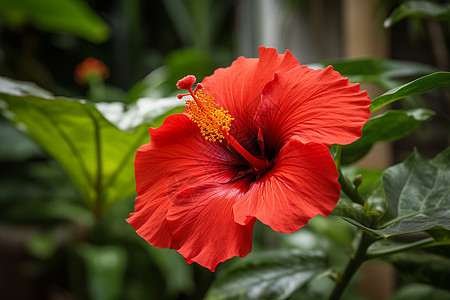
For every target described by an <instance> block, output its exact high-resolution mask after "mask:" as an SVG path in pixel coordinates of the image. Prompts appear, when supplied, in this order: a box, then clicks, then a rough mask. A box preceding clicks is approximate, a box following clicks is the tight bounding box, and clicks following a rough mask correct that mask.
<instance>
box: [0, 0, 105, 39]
mask: <svg viewBox="0 0 450 300" xmlns="http://www.w3.org/2000/svg"><path fill="white" fill-rule="evenodd" d="M0 15H1V16H2V17H3V19H4V20H5V21H6V23H7V24H9V25H10V26H12V27H19V26H23V25H25V24H26V23H31V24H33V25H34V26H36V27H37V28H39V29H41V30H45V31H50V32H65V33H72V34H75V35H77V36H79V37H82V38H85V39H87V40H89V41H91V42H96V43H99V42H104V41H106V39H107V38H108V36H109V27H108V25H106V23H105V22H104V21H103V20H102V19H100V18H99V17H98V16H97V15H96V14H95V13H94V12H93V10H92V9H91V8H90V7H89V6H88V5H87V4H86V2H84V1H80V0H41V1H36V0H20V1H17V0H0Z"/></svg>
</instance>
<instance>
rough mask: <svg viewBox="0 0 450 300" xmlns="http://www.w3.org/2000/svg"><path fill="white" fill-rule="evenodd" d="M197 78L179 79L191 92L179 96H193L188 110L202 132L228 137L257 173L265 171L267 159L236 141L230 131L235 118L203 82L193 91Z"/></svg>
mask: <svg viewBox="0 0 450 300" xmlns="http://www.w3.org/2000/svg"><path fill="white" fill-rule="evenodd" d="M195 80H196V79H195V77H194V76H193V75H188V76H186V77H184V78H182V79H180V80H179V81H178V83H177V87H178V88H180V89H185V90H188V91H189V94H184V95H178V98H179V99H181V98H183V97H184V96H188V95H190V96H191V97H192V99H193V100H190V99H189V100H186V104H187V105H188V111H189V113H190V115H191V120H192V121H193V122H194V123H196V124H197V126H198V127H199V128H200V132H201V133H202V135H203V137H204V138H205V140H207V141H210V142H215V141H219V142H222V141H223V139H226V140H227V141H228V142H229V143H230V145H232V146H233V148H234V149H236V151H237V152H239V154H241V155H242V157H244V158H245V159H246V160H247V161H248V162H249V163H250V165H251V166H252V169H253V171H254V172H255V173H256V174H261V173H263V172H264V171H265V170H266V169H267V167H268V166H269V164H268V162H267V160H266V159H265V158H258V157H255V156H254V155H252V154H251V153H250V152H248V151H247V150H246V149H245V148H244V147H242V145H241V144H239V142H238V141H236V139H235V138H234V137H233V136H232V135H231V134H230V133H229V130H230V125H231V121H233V120H234V118H233V117H232V116H231V114H230V113H229V112H228V111H227V110H225V109H223V108H222V107H219V105H218V104H217V103H215V102H214V98H213V97H212V96H211V95H210V94H208V93H207V92H205V91H204V90H203V89H204V88H203V85H202V84H201V83H199V84H197V86H196V88H195V90H194V91H193V90H192V85H193V84H194V83H195Z"/></svg>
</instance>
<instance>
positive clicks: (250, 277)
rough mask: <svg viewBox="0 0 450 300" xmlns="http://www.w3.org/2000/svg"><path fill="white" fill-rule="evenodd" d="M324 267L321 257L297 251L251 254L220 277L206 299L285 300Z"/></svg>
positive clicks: (324, 259)
mask: <svg viewBox="0 0 450 300" xmlns="http://www.w3.org/2000/svg"><path fill="white" fill-rule="evenodd" d="M326 265H327V264H326V258H325V257H324V256H323V255H322V254H318V253H315V254H312V253H303V252H300V251H298V250H284V251H276V252H264V253H258V254H251V255H249V256H248V257H247V258H245V259H244V260H242V261H241V262H239V263H237V264H236V265H233V266H231V267H230V269H228V270H227V271H225V273H223V274H221V275H220V276H219V277H218V278H217V279H216V280H215V281H214V282H213V284H212V285H211V287H210V289H209V291H208V293H207V295H206V298H205V299H208V300H212V299H287V298H288V297H289V296H290V295H291V294H292V293H293V292H294V291H295V290H296V289H298V288H300V287H301V286H303V285H305V284H306V283H307V282H308V281H309V280H311V278H313V277H314V276H316V275H318V274H319V273H321V272H323V271H324V270H325V269H326Z"/></svg>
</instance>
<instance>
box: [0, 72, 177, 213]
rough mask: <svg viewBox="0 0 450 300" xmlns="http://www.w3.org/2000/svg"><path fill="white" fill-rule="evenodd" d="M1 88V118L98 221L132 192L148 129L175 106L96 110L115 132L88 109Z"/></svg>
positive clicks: (154, 103)
mask: <svg viewBox="0 0 450 300" xmlns="http://www.w3.org/2000/svg"><path fill="white" fill-rule="evenodd" d="M2 82H3V79H2V78H0V100H3V101H4V102H5V103H6V104H5V105H3V110H2V112H3V114H4V115H5V116H6V117H8V118H10V119H11V121H12V122H13V123H14V124H15V125H16V127H18V128H19V129H21V130H23V131H25V132H26V133H28V134H29V135H30V136H31V137H32V138H33V139H34V140H35V141H36V142H37V143H38V144H39V145H40V146H41V147H42V148H43V149H44V150H45V151H47V152H48V153H49V154H50V155H52V156H53V157H54V158H55V159H56V160H57V161H58V162H59V163H60V164H61V165H62V167H63V168H64V170H65V171H66V172H67V173H68V174H69V177H70V178H71V179H72V181H73V182H74V183H75V185H76V186H77V187H78V188H79V189H80V191H81V193H82V195H83V197H84V198H85V200H86V201H87V203H88V204H89V205H90V206H91V208H92V209H93V210H94V212H95V213H96V214H97V215H101V214H102V213H103V212H104V210H106V209H107V208H108V207H109V206H110V205H111V204H113V203H114V202H116V201H117V200H120V199H122V198H124V197H126V196H128V195H130V194H132V193H133V192H134V185H135V182H134V176H133V174H134V172H133V160H134V154H135V151H136V149H137V148H138V147H139V146H141V145H142V144H144V143H145V142H148V140H149V134H148V127H149V125H147V124H149V123H151V122H152V121H157V122H160V120H159V119H158V117H161V116H164V115H165V114H166V112H167V110H169V109H171V108H173V107H175V106H177V105H179V104H180V102H179V101H176V100H175V99H142V101H138V103H137V104H136V106H135V107H131V108H129V110H128V111H125V112H124V106H123V105H122V104H118V103H108V104H99V105H98V107H101V108H102V110H104V111H108V113H105V116H106V118H108V119H110V120H111V121H112V122H114V123H115V124H117V126H119V127H120V129H119V128H118V127H116V126H114V125H113V124H112V123H111V122H110V121H108V120H107V119H106V118H105V117H104V116H103V115H102V114H101V113H100V112H99V110H97V109H96V108H95V107H94V106H92V105H91V104H89V103H86V102H84V101H79V100H72V99H66V98H55V97H46V98H42V97H36V96H33V95H28V94H27V87H28V86H27V85H26V84H25V85H23V84H22V83H21V82H16V83H15V85H14V84H11V81H9V85H2ZM18 91H21V92H18ZM31 92H33V90H32V91H31ZM147 122H148V123H147ZM146 123H147V124H146ZM150 126H151V125H150Z"/></svg>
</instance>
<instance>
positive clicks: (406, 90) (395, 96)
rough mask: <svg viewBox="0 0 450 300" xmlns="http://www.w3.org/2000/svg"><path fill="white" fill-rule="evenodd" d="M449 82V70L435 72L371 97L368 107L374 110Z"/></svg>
mask: <svg viewBox="0 0 450 300" xmlns="http://www.w3.org/2000/svg"><path fill="white" fill-rule="evenodd" d="M449 83H450V72H436V73H433V74H429V75H426V76H423V77H420V78H418V79H416V80H413V81H411V82H409V83H407V84H404V85H402V86H399V87H396V88H394V89H392V90H390V91H387V92H386V93H384V94H383V95H381V96H379V97H377V98H375V99H373V100H372V105H371V106H370V109H371V110H372V111H376V110H377V109H380V108H381V107H383V106H385V105H387V104H389V103H391V102H394V101H396V100H399V99H402V98H405V97H408V96H413V95H418V94H423V93H426V92H429V91H431V90H434V89H436V88H438V87H441V86H444V85H447V84H449Z"/></svg>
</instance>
